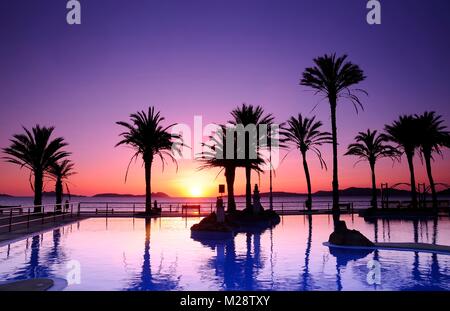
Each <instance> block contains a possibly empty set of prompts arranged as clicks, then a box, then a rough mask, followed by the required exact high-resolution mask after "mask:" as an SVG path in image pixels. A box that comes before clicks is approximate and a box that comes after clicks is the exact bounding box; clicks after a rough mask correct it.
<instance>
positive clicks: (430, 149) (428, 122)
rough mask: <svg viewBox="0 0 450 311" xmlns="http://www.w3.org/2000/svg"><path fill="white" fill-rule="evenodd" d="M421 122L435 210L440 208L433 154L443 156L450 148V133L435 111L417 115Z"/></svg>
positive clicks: (422, 140)
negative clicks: (434, 176) (443, 149)
mask: <svg viewBox="0 0 450 311" xmlns="http://www.w3.org/2000/svg"><path fill="white" fill-rule="evenodd" d="M416 118H417V119H418V120H419V122H418V123H419V134H420V151H421V154H422V155H423V159H424V160H425V165H426V169H427V175H428V179H429V181H430V188H431V195H432V199H433V208H434V209H437V208H438V201H437V194H436V186H435V183H434V179H433V174H432V169H431V160H432V159H433V153H437V154H442V152H441V148H442V147H450V144H449V143H450V133H449V132H448V131H447V127H446V126H444V125H443V124H442V123H443V122H444V120H442V116H440V115H436V113H435V112H434V111H432V112H424V113H423V114H422V115H420V116H418V115H416Z"/></svg>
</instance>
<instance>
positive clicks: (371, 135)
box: [345, 129, 400, 208]
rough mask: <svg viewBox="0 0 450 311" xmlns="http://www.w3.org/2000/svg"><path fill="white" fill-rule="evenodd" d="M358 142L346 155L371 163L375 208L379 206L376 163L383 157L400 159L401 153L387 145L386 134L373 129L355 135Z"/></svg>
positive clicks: (351, 145)
mask: <svg viewBox="0 0 450 311" xmlns="http://www.w3.org/2000/svg"><path fill="white" fill-rule="evenodd" d="M355 140H356V143H354V144H350V145H349V146H348V148H347V152H346V153H345V155H353V156H357V157H359V161H358V162H356V164H357V163H359V162H360V161H367V162H369V165H370V170H371V173H372V201H371V205H372V207H373V208H377V205H378V204H377V182H376V177H375V164H376V162H377V161H378V160H379V159H381V158H391V159H393V160H394V159H398V158H399V157H400V153H399V152H398V151H397V149H396V148H394V147H392V146H390V145H387V144H386V142H387V141H388V138H387V137H386V135H384V134H378V132H377V131H376V130H375V131H371V130H370V129H368V130H367V132H359V133H358V135H356V137H355Z"/></svg>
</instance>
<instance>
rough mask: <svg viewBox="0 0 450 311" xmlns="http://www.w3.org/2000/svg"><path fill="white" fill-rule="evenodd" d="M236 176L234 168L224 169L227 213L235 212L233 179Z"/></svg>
mask: <svg viewBox="0 0 450 311" xmlns="http://www.w3.org/2000/svg"><path fill="white" fill-rule="evenodd" d="M235 176H236V168H235V167H228V168H225V179H226V181H227V195H228V208H227V211H228V212H234V211H236V201H235V200H234V179H235Z"/></svg>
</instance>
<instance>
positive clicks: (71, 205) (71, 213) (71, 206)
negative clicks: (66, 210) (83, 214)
mask: <svg viewBox="0 0 450 311" xmlns="http://www.w3.org/2000/svg"><path fill="white" fill-rule="evenodd" d="M72 217H73V203H70V218H72Z"/></svg>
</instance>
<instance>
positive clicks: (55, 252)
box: [45, 228, 66, 264]
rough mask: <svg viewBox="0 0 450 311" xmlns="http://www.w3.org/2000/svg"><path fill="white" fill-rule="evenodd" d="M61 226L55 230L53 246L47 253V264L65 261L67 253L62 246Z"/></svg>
mask: <svg viewBox="0 0 450 311" xmlns="http://www.w3.org/2000/svg"><path fill="white" fill-rule="evenodd" d="M60 244H61V228H57V229H54V230H53V247H52V248H51V249H50V251H49V252H48V253H47V255H46V259H45V262H46V263H47V264H52V263H62V262H64V261H65V258H66V255H65V254H64V253H63V251H62V248H61V245H60Z"/></svg>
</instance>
